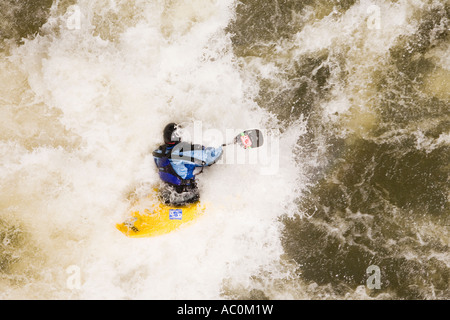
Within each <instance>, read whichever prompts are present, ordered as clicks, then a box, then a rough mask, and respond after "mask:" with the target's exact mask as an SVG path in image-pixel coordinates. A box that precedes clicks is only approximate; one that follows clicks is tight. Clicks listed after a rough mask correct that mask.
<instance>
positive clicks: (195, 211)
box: [116, 195, 205, 238]
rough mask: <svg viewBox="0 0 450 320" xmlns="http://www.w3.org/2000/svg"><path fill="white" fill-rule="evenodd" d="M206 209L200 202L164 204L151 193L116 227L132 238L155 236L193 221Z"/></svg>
mask: <svg viewBox="0 0 450 320" xmlns="http://www.w3.org/2000/svg"><path fill="white" fill-rule="evenodd" d="M204 211H205V207H204V205H202V204H200V203H199V202H198V203H193V204H189V205H186V206H183V207H172V206H167V205H165V204H162V203H161V202H160V201H159V200H158V198H157V197H156V196H155V195H149V196H147V197H146V198H144V199H141V200H139V201H138V202H137V203H136V204H135V205H134V206H133V209H132V210H131V217H130V218H129V219H127V220H126V221H125V222H123V223H121V224H117V225H116V227H117V229H119V230H120V231H121V232H122V233H123V234H125V235H126V236H127V237H130V238H145V237H155V236H160V235H164V234H167V233H170V232H172V231H175V230H177V229H179V228H180V227H182V226H186V225H188V224H189V223H192V222H193V221H194V220H196V219H197V218H198V217H200V216H201V215H203V213H204Z"/></svg>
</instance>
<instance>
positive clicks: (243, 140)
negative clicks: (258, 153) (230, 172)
mask: <svg viewBox="0 0 450 320" xmlns="http://www.w3.org/2000/svg"><path fill="white" fill-rule="evenodd" d="M234 144H239V145H240V146H241V147H242V148H244V149H255V148H259V147H261V146H262V145H263V144H264V136H263V134H262V132H261V131H260V130H258V129H251V130H246V131H244V132H241V133H240V134H238V135H237V136H236V138H234V140H233V142H230V143H225V144H223V145H222V147H226V146H229V145H234Z"/></svg>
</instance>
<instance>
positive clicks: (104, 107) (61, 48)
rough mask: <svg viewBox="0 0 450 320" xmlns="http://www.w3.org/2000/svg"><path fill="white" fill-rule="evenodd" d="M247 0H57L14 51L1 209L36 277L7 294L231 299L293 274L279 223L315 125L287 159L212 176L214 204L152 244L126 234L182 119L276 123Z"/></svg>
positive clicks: (219, 124)
mask: <svg viewBox="0 0 450 320" xmlns="http://www.w3.org/2000/svg"><path fill="white" fill-rule="evenodd" d="M233 5H234V3H233V1H204V0H203V1H177V2H175V4H172V5H167V4H166V5H165V4H164V3H163V2H161V1H152V2H151V3H149V1H136V2H135V5H132V4H130V2H127V1H106V0H105V1H92V0H80V1H78V3H77V6H78V7H71V8H67V7H64V5H63V3H60V4H59V5H58V4H57V3H56V4H54V7H53V8H52V16H51V18H50V19H49V21H48V23H47V24H46V25H45V26H44V27H43V30H44V31H43V36H38V37H37V38H36V39H34V40H29V41H26V42H25V44H24V45H23V46H20V47H16V48H13V49H12V52H11V56H10V57H9V58H8V60H6V59H5V57H2V69H1V82H2V84H3V91H2V99H3V100H2V119H3V120H2V135H1V136H2V140H1V141H0V148H1V154H2V158H1V167H0V179H1V181H2V183H1V187H0V190H1V197H0V204H1V209H2V218H3V219H5V220H6V221H8V222H10V223H14V224H15V225H20V226H21V228H22V230H23V231H24V232H25V234H26V235H27V238H26V239H27V243H26V245H25V247H26V248H25V249H23V252H22V253H21V254H22V256H21V257H20V258H21V262H20V263H18V264H17V265H15V266H14V268H15V269H14V270H13V272H12V274H19V275H22V276H23V282H21V285H13V284H12V282H10V280H11V279H8V278H7V277H6V278H5V277H3V278H2V279H0V285H1V286H2V290H1V293H0V298H1V299H14V298H25V299H35V298H38V299H67V298H75V299H218V298H219V299H220V298H223V297H224V294H225V296H226V294H227V292H224V291H226V290H236V288H242V289H244V290H245V289H248V288H250V283H251V279H250V277H251V276H253V275H258V274H263V273H264V272H268V273H269V274H270V276H262V277H266V278H267V279H266V281H270V279H282V278H283V277H284V276H286V274H284V272H285V271H283V270H284V269H283V268H280V263H281V260H280V258H281V255H282V254H283V249H282V247H281V244H280V233H279V232H280V231H279V224H278V222H277V218H278V217H279V216H280V215H282V214H284V213H286V212H288V213H289V210H290V209H289V208H285V205H284V204H285V203H292V202H291V200H292V199H293V197H295V195H296V192H295V189H296V186H298V182H297V181H296V179H297V171H298V169H297V168H296V166H295V164H294V162H293V161H292V155H291V151H290V150H291V147H292V146H293V145H294V144H295V141H296V137H297V136H298V135H299V134H301V132H302V131H301V130H299V129H300V128H301V127H302V124H299V125H298V127H297V128H296V127H295V126H294V127H292V128H290V131H289V133H288V134H287V135H285V136H284V138H283V139H282V140H281V141H280V142H279V143H280V145H282V146H283V147H282V148H280V149H279V151H280V153H279V154H278V153H276V152H275V156H276V157H277V159H276V160H277V161H279V162H280V163H283V165H282V166H281V167H280V168H279V170H275V171H273V172H272V171H270V170H269V173H270V174H263V173H264V170H261V165H260V164H234V165H233V164H229V165H227V164H218V165H216V166H215V167H212V168H210V169H209V170H207V171H206V172H205V173H204V174H203V175H202V176H201V177H200V179H199V183H200V188H201V194H202V199H203V201H204V202H205V203H208V210H207V214H206V215H205V216H204V217H203V218H202V219H200V220H199V221H198V222H197V223H196V224H194V225H193V226H191V227H189V228H186V229H183V230H181V231H179V232H176V233H173V234H170V235H167V236H162V237H158V238H150V239H128V238H126V237H124V236H123V235H122V234H121V233H120V232H119V231H117V230H116V229H115V224H116V223H118V222H121V221H122V220H123V219H125V218H126V217H127V209H128V206H129V201H130V197H129V194H130V193H132V192H133V191H135V192H136V193H137V194H138V195H144V194H145V193H146V192H149V191H150V190H151V187H152V185H153V184H154V183H155V182H157V181H158V178H157V172H156V170H155V167H154V164H153V160H152V157H151V156H150V154H151V151H152V150H153V149H155V148H156V147H157V146H158V144H160V143H161V142H162V137H161V131H162V128H163V127H164V126H165V124H167V123H168V122H171V121H178V122H183V123H187V124H188V127H189V126H192V125H193V123H194V121H201V123H202V129H203V130H208V129H212V128H214V129H218V130H219V131H221V132H224V134H225V132H226V131H227V130H229V129H233V130H238V129H242V128H252V127H259V128H261V129H263V130H269V129H272V128H271V127H269V126H271V125H270V121H269V120H270V115H268V114H266V113H265V112H263V111H262V110H260V109H259V108H258V106H257V105H256V104H255V103H254V102H253V100H252V94H253V90H254V89H253V87H252V83H251V82H249V81H248V80H246V79H245V78H243V76H242V74H241V73H240V71H239V67H238V66H237V64H236V62H235V59H234V56H233V53H232V51H231V45H230V40H229V36H228V35H227V34H226V33H225V32H224V28H225V27H226V26H227V24H228V23H229V20H230V19H231V18H232V17H233ZM77 8H79V9H80V13H81V15H80V20H79V22H80V24H79V25H77V24H76V22H77V20H76V18H77V17H76V16H74V12H76V9H77ZM74 10H75V11H74ZM74 23H75V24H74ZM99 30H100V31H99ZM267 132H268V133H270V131H267ZM277 139H278V137H277V136H275V137H274V138H273V139H270V138H269V137H268V138H267V140H268V145H269V146H270V144H271V141H275V142H276V143H275V142H274V144H273V145H274V146H276V145H277V143H278V140H277ZM215 142H216V143H220V142H221V141H215ZM268 149H270V148H268ZM268 149H267V148H266V149H265V150H262V156H261V157H264V155H265V154H266V155H267V154H268V155H269V157H270V153H268V152H269V151H270V150H268ZM231 151H232V150H231ZM275 151H278V150H275ZM229 152H230V151H229ZM236 152H242V151H236ZM264 152H266V153H264ZM266 157H267V156H266ZM277 168H278V167H277ZM266 173H267V172H266ZM297 188H298V187H297ZM73 268H75V269H73ZM71 270H78V271H79V275H80V280H81V282H80V286H77V285H75V286H74V285H73V282H71V281H73V279H75V280H76V279H77V278H76V275H77V274H73V273H72V271H71ZM71 283H72V285H71ZM75 283H76V282H75ZM272 298H289V295H288V294H287V296H286V295H283V294H281V295H277V294H276V293H274V294H273V296H272Z"/></svg>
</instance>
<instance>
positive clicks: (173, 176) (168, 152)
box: [153, 144, 195, 186]
mask: <svg viewBox="0 0 450 320" xmlns="http://www.w3.org/2000/svg"><path fill="white" fill-rule="evenodd" d="M174 147H175V145H173V146H171V145H167V144H166V145H163V146H161V147H159V149H157V150H155V151H154V152H153V157H154V160H155V164H156V166H157V167H158V169H159V177H160V178H161V180H162V181H164V182H166V183H169V184H171V185H175V186H189V185H193V184H195V176H193V177H192V178H190V179H183V178H182V177H181V176H180V175H179V174H178V173H177V172H176V171H175V169H174V168H173V166H172V161H171V157H172V151H173V149H174Z"/></svg>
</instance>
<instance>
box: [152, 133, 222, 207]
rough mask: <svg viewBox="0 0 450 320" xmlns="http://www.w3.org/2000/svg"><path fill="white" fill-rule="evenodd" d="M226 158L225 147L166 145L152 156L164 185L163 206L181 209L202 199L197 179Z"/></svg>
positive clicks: (182, 143) (161, 192)
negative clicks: (204, 169) (180, 207)
mask: <svg viewBox="0 0 450 320" xmlns="http://www.w3.org/2000/svg"><path fill="white" fill-rule="evenodd" d="M222 154H223V149H222V147H219V148H205V147H204V146H202V145H193V144H190V143H186V142H179V143H177V144H173V145H170V144H165V145H162V146H161V147H159V148H158V149H157V150H155V151H154V152H153V157H154V159H155V163H156V166H157V167H158V169H159V177H160V178H161V180H162V181H163V182H164V185H163V188H162V189H161V190H160V196H161V198H162V200H163V201H164V203H166V204H170V205H174V206H182V205H185V204H187V203H194V202H197V201H198V200H199V198H200V195H199V192H198V188H197V183H196V181H195V176H196V175H198V174H200V173H201V172H202V171H203V168H204V167H209V166H211V165H213V164H214V163H216V162H217V161H218V160H219V159H220V157H221V156H222Z"/></svg>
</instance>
